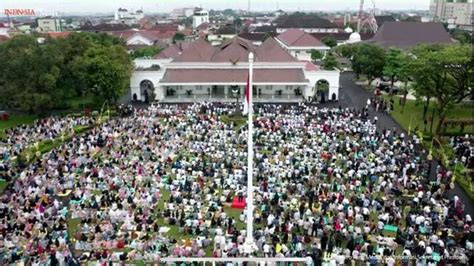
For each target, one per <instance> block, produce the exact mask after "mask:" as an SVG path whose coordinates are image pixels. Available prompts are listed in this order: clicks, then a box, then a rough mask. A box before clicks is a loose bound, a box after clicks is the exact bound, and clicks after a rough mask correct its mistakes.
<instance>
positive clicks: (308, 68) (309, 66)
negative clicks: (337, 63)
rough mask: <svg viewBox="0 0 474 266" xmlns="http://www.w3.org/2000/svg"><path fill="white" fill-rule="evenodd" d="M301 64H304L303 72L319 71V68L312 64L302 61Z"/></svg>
mask: <svg viewBox="0 0 474 266" xmlns="http://www.w3.org/2000/svg"><path fill="white" fill-rule="evenodd" d="M302 62H306V65H305V66H304V70H306V71H311V72H312V71H318V70H319V67H318V66H317V65H315V64H313V63H311V62H310V61H302Z"/></svg>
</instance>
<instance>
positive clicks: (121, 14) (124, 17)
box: [114, 8, 145, 25]
mask: <svg viewBox="0 0 474 266" xmlns="http://www.w3.org/2000/svg"><path fill="white" fill-rule="evenodd" d="M144 17H145V13H143V10H137V11H136V12H129V11H128V10H127V9H125V8H119V9H118V10H117V11H115V16H114V20H115V21H116V22H120V23H124V24H129V25H131V24H134V23H137V21H139V20H141V19H143V18H144Z"/></svg>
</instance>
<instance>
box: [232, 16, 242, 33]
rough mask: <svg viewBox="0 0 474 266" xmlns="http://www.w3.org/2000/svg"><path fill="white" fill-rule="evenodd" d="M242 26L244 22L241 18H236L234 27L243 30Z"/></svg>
mask: <svg viewBox="0 0 474 266" xmlns="http://www.w3.org/2000/svg"><path fill="white" fill-rule="evenodd" d="M242 25H243V21H242V19H241V18H236V19H234V27H235V28H236V29H237V30H239V29H240V28H242Z"/></svg>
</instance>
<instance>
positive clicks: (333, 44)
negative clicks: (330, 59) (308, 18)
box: [321, 36, 337, 48]
mask: <svg viewBox="0 0 474 266" xmlns="http://www.w3.org/2000/svg"><path fill="white" fill-rule="evenodd" d="M321 42H323V43H324V44H325V45H327V46H329V47H331V48H333V47H336V46H337V40H336V39H335V38H334V37H332V36H324V37H323V38H322V39H321Z"/></svg>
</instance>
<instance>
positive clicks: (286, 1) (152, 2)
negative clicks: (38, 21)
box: [0, 0, 430, 15]
mask: <svg viewBox="0 0 474 266" xmlns="http://www.w3.org/2000/svg"><path fill="white" fill-rule="evenodd" d="M250 2H251V5H250V9H251V10H253V11H270V10H276V9H277V6H278V7H279V8H280V9H283V10H285V11H298V10H300V11H330V10H358V9H359V3H360V0H250ZM365 2H366V8H369V7H370V8H371V7H372V0H365ZM375 2H376V7H377V8H379V9H382V10H383V9H391V10H402V9H418V10H427V9H428V8H429V3H430V0H375ZM247 5H248V0H0V12H1V14H2V15H3V13H4V9H5V8H21V9H34V10H35V12H38V11H41V12H61V13H78V14H80V13H109V12H114V11H115V10H116V9H118V8H119V7H124V8H127V9H128V10H137V9H140V8H143V10H144V12H145V14H146V13H147V12H148V13H162V12H169V11H171V10H172V9H173V8H180V7H193V6H198V7H203V8H205V9H216V10H218V9H220V10H222V9H226V8H232V9H244V10H246V9H247Z"/></svg>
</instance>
